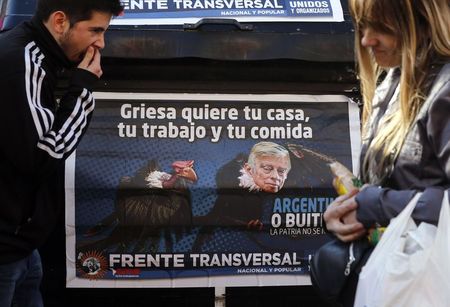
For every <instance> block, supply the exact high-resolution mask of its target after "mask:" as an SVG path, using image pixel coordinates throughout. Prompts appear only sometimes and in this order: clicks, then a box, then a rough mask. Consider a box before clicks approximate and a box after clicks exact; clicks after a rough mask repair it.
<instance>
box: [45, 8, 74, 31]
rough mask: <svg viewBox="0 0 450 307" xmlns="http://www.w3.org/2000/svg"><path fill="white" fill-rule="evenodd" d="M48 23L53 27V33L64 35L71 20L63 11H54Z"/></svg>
mask: <svg viewBox="0 0 450 307" xmlns="http://www.w3.org/2000/svg"><path fill="white" fill-rule="evenodd" d="M47 25H48V26H49V27H51V29H52V30H53V33H55V34H59V35H62V34H63V33H65V32H66V30H67V29H68V28H70V21H69V18H68V16H67V15H66V13H64V12H63V11H56V12H53V13H52V14H51V15H50V17H49V18H48V21H47Z"/></svg>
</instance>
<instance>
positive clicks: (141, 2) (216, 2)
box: [111, 0, 344, 25]
mask: <svg viewBox="0 0 450 307" xmlns="http://www.w3.org/2000/svg"><path fill="white" fill-rule="evenodd" d="M122 3H123V5H124V7H125V14H124V15H123V16H119V17H117V18H115V19H114V20H113V21H112V22H111V24H112V25H163V24H171V25H176V24H186V23H196V22H198V21H199V20H200V19H202V18H231V19H235V20H237V21H239V22H319V21H320V22H324V21H327V22H341V21H344V16H343V12H342V6H341V2H340V1H339V0H320V1H318V0H316V1H312V0H122Z"/></svg>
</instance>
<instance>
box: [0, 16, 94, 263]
mask: <svg viewBox="0 0 450 307" xmlns="http://www.w3.org/2000/svg"><path fill="white" fill-rule="evenodd" d="M72 66H73V64H72V63H70V61H69V60H68V59H67V57H66V56H65V55H64V53H63V51H62V49H61V48H60V47H59V45H58V44H57V43H56V41H55V40H54V39H53V37H52V36H51V34H50V33H49V32H48V31H47V29H46V28H45V27H44V25H43V24H42V23H41V22H40V21H38V20H36V19H33V20H32V21H31V22H27V23H24V24H21V25H19V26H17V27H16V28H14V29H13V30H11V31H8V32H6V33H2V34H0V140H1V143H0V264H6V263H10V262H14V261H17V260H20V259H22V258H24V257H26V256H27V255H28V254H29V253H30V252H31V251H32V250H33V249H35V248H37V247H39V246H40V245H41V244H42V243H43V242H44V241H45V239H46V238H47V236H48V234H49V233H50V232H51V230H52V228H53V226H54V224H55V222H56V220H57V216H58V215H59V214H60V213H61V212H62V210H63V208H64V160H65V159H66V158H67V157H68V156H69V155H70V154H71V153H72V152H73V151H74V150H75V148H76V146H77V145H78V143H79V142H80V139H81V137H82V136H83V134H84V132H85V131H86V129H87V127H88V123H89V120H90V117H91V114H92V111H93V110H94V99H93V97H92V93H91V91H90V90H89V89H90V88H91V86H92V85H93V84H94V82H95V81H96V80H97V79H98V78H97V76H96V75H94V74H92V73H90V72H89V71H87V70H82V69H75V70H74V72H73V74H72V79H71V80H70V82H69V86H68V89H67V91H66V92H65V93H64V94H63V96H62V97H61V99H60V101H59V103H57V100H56V98H55V95H54V91H55V88H56V83H57V79H58V76H59V75H60V74H61V72H62V71H63V69H67V68H71V67H72Z"/></svg>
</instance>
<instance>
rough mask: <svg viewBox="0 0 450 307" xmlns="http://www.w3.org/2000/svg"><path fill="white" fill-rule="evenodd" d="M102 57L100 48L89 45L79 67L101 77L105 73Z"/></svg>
mask: <svg viewBox="0 0 450 307" xmlns="http://www.w3.org/2000/svg"><path fill="white" fill-rule="evenodd" d="M100 59H101V56H100V50H99V49H97V48H94V47H92V46H90V47H88V49H87V51H86V53H85V55H84V58H83V60H82V61H81V63H80V64H78V68H81V69H85V70H87V71H90V72H91V73H93V74H94V75H96V76H97V77H98V78H100V77H101V76H102V75H103V71H102V66H101V63H100Z"/></svg>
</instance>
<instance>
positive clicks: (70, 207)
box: [65, 92, 360, 288]
mask: <svg viewBox="0 0 450 307" xmlns="http://www.w3.org/2000/svg"><path fill="white" fill-rule="evenodd" d="M94 97H95V99H96V100H135V101H137V100H171V101H173V100H185V101H221V100H222V101H257V102H264V101H272V102H273V101H278V102H280V103H281V102H317V103H322V102H347V103H348V108H349V124H350V141H351V152H352V162H353V170H354V171H355V170H356V169H357V166H356V165H357V164H358V162H357V161H358V157H359V148H360V147H359V145H360V140H359V133H358V131H359V109H358V106H357V104H356V103H354V102H353V101H352V100H351V99H349V98H348V97H347V96H345V95H302V94H194V93H184V94H180V93H132V92H130V93H119V92H95V93H94ZM355 129H358V130H355ZM75 164H76V151H74V152H73V153H72V155H71V156H70V157H69V158H68V159H67V160H66V174H65V191H66V210H65V212H66V215H65V229H66V270H67V274H66V287H67V288H97V287H102V288H199V287H218V286H219V287H221V286H226V287H245V286H253V287H254V286H292V285H297V286H302V285H311V280H310V277H309V275H308V274H303V275H293V274H273V275H263V274H246V275H239V276H237V275H235V276H233V275H226V276H209V277H208V276H206V277H205V276H201V277H186V278H177V279H159V278H158V279H146V280H87V279H82V278H78V277H77V276H76V253H75V243H76V232H75V166H76V165H75ZM206 274H207V272H206Z"/></svg>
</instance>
